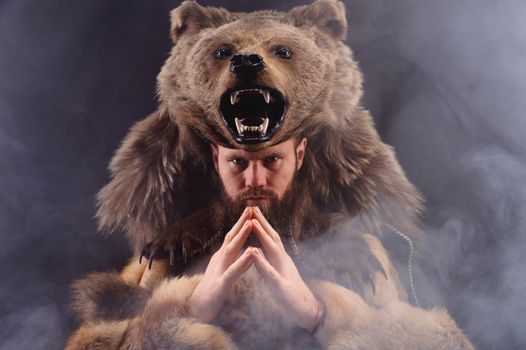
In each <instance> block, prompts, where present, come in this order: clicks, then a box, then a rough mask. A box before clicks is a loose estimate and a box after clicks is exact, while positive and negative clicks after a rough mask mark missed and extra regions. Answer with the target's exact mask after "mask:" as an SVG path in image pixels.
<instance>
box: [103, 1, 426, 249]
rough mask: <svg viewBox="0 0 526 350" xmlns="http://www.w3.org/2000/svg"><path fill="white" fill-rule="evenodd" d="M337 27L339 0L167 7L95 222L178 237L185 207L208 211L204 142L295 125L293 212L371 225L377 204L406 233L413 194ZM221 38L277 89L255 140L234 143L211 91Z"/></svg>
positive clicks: (221, 87) (139, 234) (228, 141)
mask: <svg viewBox="0 0 526 350" xmlns="http://www.w3.org/2000/svg"><path fill="white" fill-rule="evenodd" d="M346 31H347V22H346V19H345V10H344V6H343V4H342V3H341V2H338V1H335V0H320V1H316V2H314V3H313V4H311V5H308V6H300V7H297V8H294V9H292V10H291V11H289V12H287V13H281V12H276V11H258V12H254V13H232V12H228V11H226V10H224V9H219V8H209V7H203V6H200V5H198V4H197V3H195V2H191V1H185V2H183V4H182V5H181V6H179V7H178V8H177V9H175V10H174V11H173V12H172V38H173V40H174V43H175V45H174V47H173V49H172V52H171V55H170V57H169V58H168V60H167V61H166V63H165V65H164V67H163V68H162V70H161V73H160V74H159V77H158V86H159V88H158V90H159V99H160V105H159V108H158V110H157V111H156V112H154V113H152V114H151V115H150V116H149V117H147V118H146V119H145V120H143V121H141V122H139V123H137V124H136V125H135V126H134V127H133V128H132V129H131V131H130V133H129V134H128V136H127V137H126V139H125V140H124V142H123V143H122V145H121V147H120V148H119V150H118V151H117V153H116V154H115V156H114V158H113V160H112V162H111V165H110V169H111V177H112V178H111V181H110V183H109V184H108V185H106V186H105V187H104V188H103V189H102V190H101V191H100V193H99V195H98V212H97V217H98V219H99V227H100V229H101V230H103V231H114V230H117V229H123V230H125V231H126V233H127V234H128V237H129V238H130V242H131V244H132V246H133V248H134V250H135V252H136V253H138V252H139V251H140V249H141V248H142V247H143V246H144V245H145V244H146V243H148V242H151V241H153V240H155V239H157V238H160V237H161V238H169V239H172V240H174V244H177V245H179V244H180V243H181V242H182V241H183V236H184V231H185V230H184V229H182V226H184V225H183V224H182V221H184V219H185V218H186V217H187V216H188V215H190V214H192V213H194V212H196V211H198V210H201V211H204V212H208V214H207V215H209V216H211V217H214V216H218V215H219V216H220V213H218V211H217V210H211V209H206V208H207V207H208V206H209V203H211V202H213V201H214V199H215V198H217V197H218V188H217V187H218V186H217V182H216V181H214V180H213V179H214V176H215V174H214V169H213V167H212V166H211V164H210V163H211V162H210V159H211V156H210V148H209V145H208V143H209V142H214V143H216V144H221V145H226V146H229V145H230V146H235V147H238V148H244V149H248V150H257V149H260V148H263V147H266V146H268V145H270V144H276V143H279V142H281V141H284V140H286V139H288V138H290V137H291V136H298V135H303V136H305V137H307V138H308V140H309V145H308V152H307V154H306V159H305V162H304V166H303V168H302V172H303V174H302V176H301V181H302V182H303V185H304V188H307V189H309V190H308V193H307V194H306V195H307V197H308V202H309V205H308V206H307V208H305V210H303V211H302V213H301V218H303V217H308V216H309V215H304V214H305V213H310V217H316V216H317V215H318V213H320V212H334V213H345V215H353V216H354V215H361V216H363V217H367V218H368V221H369V222H370V223H371V225H372V226H375V225H376V227H372V228H371V230H370V231H371V232H373V231H374V232H378V226H379V225H381V224H380V222H381V221H382V220H383V219H381V218H379V215H380V214H382V217H383V218H387V217H389V218H391V219H389V220H390V223H391V224H393V225H395V226H396V227H398V228H399V229H401V230H403V231H404V232H407V233H408V234H409V235H411V236H412V237H413V238H417V236H418V235H419V233H418V230H417V229H415V228H414V226H413V224H414V222H415V221H416V216H417V214H418V211H419V210H420V208H421V199H420V196H419V195H418V193H417V192H416V191H415V190H414V188H413V186H412V185H411V184H410V183H409V182H408V181H407V179H406V177H405V175H404V173H403V171H402V170H401V168H400V166H399V165H398V162H397V161H396V159H395V157H394V153H393V151H392V149H391V148H390V147H389V146H387V145H385V144H384V143H382V142H381V140H380V138H379V136H378V134H377V132H376V130H375V128H374V126H373V122H372V118H371V116H370V115H369V113H368V112H367V111H365V110H364V109H363V108H362V107H361V105H360V99H361V97H362V75H361V73H360V71H359V69H358V66H357V64H356V62H355V61H354V60H353V58H352V53H351V50H350V49H349V47H348V46H346V45H345V44H344V43H343V42H342V41H341V40H342V39H344V38H345V35H346ZM224 43H229V44H231V45H233V47H234V50H235V51H236V52H243V51H251V52H255V53H258V54H260V55H261V56H262V57H263V58H264V59H265V62H266V65H267V68H266V69H265V71H264V74H261V75H258V77H257V78H256V79H255V81H254V82H255V83H258V84H261V85H265V86H270V87H273V88H275V89H277V90H279V91H281V92H282V94H283V95H284V96H285V98H286V100H287V103H288V104H287V109H286V113H285V116H284V120H283V122H282V123H281V127H280V128H279V130H278V131H277V132H276V134H275V135H274V136H273V137H272V138H271V139H270V140H269V141H267V142H263V143H259V144H237V143H236V142H235V141H234V140H233V139H232V137H231V135H230V134H229V132H228V130H227V129H226V126H225V124H224V122H223V121H222V119H221V116H220V112H219V98H220V96H221V94H223V93H224V92H225V91H226V89H227V88H229V87H231V86H232V85H233V84H235V77H234V75H233V74H232V73H230V71H229V65H228V61H218V60H217V59H215V58H214V56H213V52H214V50H215V49H216V48H217V47H218V46H219V45H222V44H224ZM278 44H279V45H282V44H283V45H287V46H288V47H290V48H291V50H293V52H294V56H293V59H291V60H282V59H279V58H277V57H276V56H275V55H273V54H272V52H271V49H272V48H273V47H274V46H275V45H278ZM387 203H390V204H389V205H387ZM394 210H395V211H396V212H393V211H394ZM301 218H300V219H299V221H301V220H302V219H301ZM300 226H301V223H300ZM194 235H195V234H194ZM206 238H207V237H202V238H201V240H206Z"/></svg>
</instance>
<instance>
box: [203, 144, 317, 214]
mask: <svg viewBox="0 0 526 350" xmlns="http://www.w3.org/2000/svg"><path fill="white" fill-rule="evenodd" d="M306 145H307V139H302V140H301V142H299V144H298V145H297V146H296V147H295V142H294V139H290V140H288V141H285V142H283V143H280V144H277V145H274V146H271V147H268V148H266V149H263V150H260V151H257V152H249V151H245V150H240V149H231V148H225V147H221V146H218V145H212V155H213V159H214V165H215V168H216V170H217V173H218V174H219V177H220V179H221V182H222V183H223V187H224V191H225V192H226V194H227V196H228V197H229V199H230V200H232V201H233V202H237V203H240V202H241V203H244V205H245V206H259V207H260V208H262V209H265V208H268V207H269V206H270V204H271V203H272V202H273V201H276V200H277V201H281V200H282V199H283V197H284V195H285V193H286V192H287V190H288V189H289V187H290V185H291V182H292V180H293V178H294V174H295V172H296V171H298V170H299V169H300V168H301V165H302V164H303V158H304V156H305V147H306Z"/></svg>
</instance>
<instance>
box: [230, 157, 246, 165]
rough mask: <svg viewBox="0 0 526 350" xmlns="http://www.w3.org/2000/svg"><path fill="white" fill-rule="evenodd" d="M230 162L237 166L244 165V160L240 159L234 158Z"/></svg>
mask: <svg viewBox="0 0 526 350" xmlns="http://www.w3.org/2000/svg"><path fill="white" fill-rule="evenodd" d="M231 162H232V163H233V164H235V165H237V166H242V165H243V164H244V159H242V158H234V159H232V160H231Z"/></svg>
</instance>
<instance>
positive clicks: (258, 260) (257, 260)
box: [254, 249, 281, 286]
mask: <svg viewBox="0 0 526 350" xmlns="http://www.w3.org/2000/svg"><path fill="white" fill-rule="evenodd" d="M254 264H255V265H256V268H257V269H258V271H259V273H261V275H263V277H264V278H265V279H267V280H268V281H270V282H271V283H272V284H274V285H275V286H277V285H278V284H279V281H280V278H281V277H280V275H279V272H278V271H277V270H276V269H275V268H274V267H273V266H272V265H271V264H270V262H269V261H268V260H267V258H265V255H264V254H263V252H262V251H261V249H255V250H254Z"/></svg>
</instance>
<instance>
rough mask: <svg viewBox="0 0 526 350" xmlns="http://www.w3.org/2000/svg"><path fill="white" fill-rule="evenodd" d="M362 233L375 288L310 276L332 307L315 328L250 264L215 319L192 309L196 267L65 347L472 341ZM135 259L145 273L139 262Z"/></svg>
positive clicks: (401, 345) (426, 345)
mask: <svg viewBox="0 0 526 350" xmlns="http://www.w3.org/2000/svg"><path fill="white" fill-rule="evenodd" d="M364 238H365V240H366V242H367V245H368V249H369V250H370V251H371V252H372V253H373V254H374V256H375V257H376V258H377V260H378V261H380V263H381V265H382V270H383V271H384V273H381V272H377V273H376V274H375V275H374V276H373V278H374V285H375V286H376V287H375V289H374V290H373V289H372V288H368V289H366V290H365V291H364V292H363V293H362V295H360V294H357V293H355V292H353V291H351V290H350V289H347V288H344V287H342V286H341V285H338V284H335V283H331V282H328V281H324V280H320V279H310V280H307V283H308V284H309V285H310V286H311V288H312V290H313V292H314V293H315V295H316V296H317V298H318V299H319V300H320V301H321V302H322V303H323V304H324V305H326V307H327V313H326V318H325V320H324V322H323V323H322V325H321V326H320V327H319V328H318V329H317V331H316V333H315V334H314V335H311V334H309V333H307V332H305V331H301V330H299V329H297V328H294V325H292V324H291V323H290V321H288V320H287V317H286V314H285V313H284V312H283V310H282V308H280V306H279V305H278V304H277V303H276V300H275V299H274V297H273V296H272V293H271V291H270V290H269V287H268V285H267V284H266V283H265V282H264V280H262V278H261V276H260V275H259V274H258V273H257V271H256V270H255V269H254V268H252V269H250V270H249V271H247V272H246V273H245V274H244V275H243V276H242V277H241V278H240V279H239V280H238V282H237V283H236V285H235V287H234V289H233V291H232V294H231V296H230V297H229V299H228V300H227V303H226V305H225V306H224V307H223V309H222V310H221V312H220V314H219V316H218V317H217V319H216V321H215V322H214V324H203V323H199V322H197V321H196V320H193V319H191V318H188V317H187V316H186V313H187V311H186V300H187V298H188V296H189V295H190V294H191V292H192V291H193V289H194V287H195V285H196V284H197V283H198V282H199V279H200V278H201V275H200V274H195V275H192V277H179V278H173V279H167V280H165V281H164V282H162V283H161V284H160V285H159V286H158V287H156V288H143V289H144V290H145V291H146V290H148V291H150V292H151V297H149V299H148V300H147V302H146V303H145V306H144V307H143V309H142V310H141V311H140V312H139V313H137V314H136V315H135V316H134V317H129V318H126V319H119V318H118V317H117V318H113V317H111V318H109V319H99V320H90V321H87V322H85V323H84V325H83V326H82V327H81V328H80V329H79V330H78V331H77V332H76V333H75V334H74V335H73V336H72V337H71V338H70V340H69V342H68V344H67V346H66V349H68V350H72V349H238V348H239V349H319V348H325V349H364V350H365V349H367V350H370V349H378V350H383V349H434V350H437V349H438V350H455V349H459V350H460V349H466V350H471V349H473V348H472V346H471V344H470V343H469V341H468V340H467V338H466V337H465V336H464V334H463V333H462V331H461V330H460V329H459V328H458V327H457V326H456V325H455V322H454V321H453V320H452V319H451V318H450V317H449V316H448V314H447V312H446V311H444V310H442V309H438V308H435V309H431V310H424V309H419V308H416V307H413V306H411V305H409V304H407V303H406V302H405V300H406V294H405V292H404V291H403V290H401V289H399V282H398V276H397V272H396V269H395V268H394V267H393V265H392V264H391V263H390V260H389V257H388V253H387V252H386V251H385V249H384V247H383V245H382V244H381V242H380V241H379V240H378V239H377V238H375V237H374V236H371V235H364ZM144 265H145V263H143V267H144ZM159 266H160V265H159ZM203 266H204V265H203ZM130 267H133V271H135V272H136V273H137V278H140V276H141V275H142V272H141V268H140V267H141V266H140V265H139V264H138V262H137V261H134V262H131V263H130V266H128V269H130ZM138 288H140V287H138ZM150 292H149V293H150Z"/></svg>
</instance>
